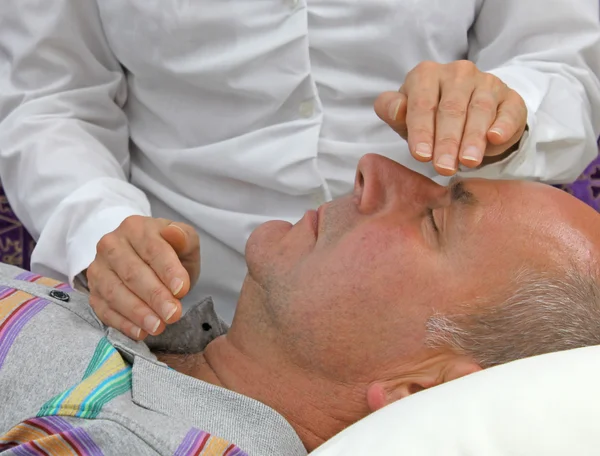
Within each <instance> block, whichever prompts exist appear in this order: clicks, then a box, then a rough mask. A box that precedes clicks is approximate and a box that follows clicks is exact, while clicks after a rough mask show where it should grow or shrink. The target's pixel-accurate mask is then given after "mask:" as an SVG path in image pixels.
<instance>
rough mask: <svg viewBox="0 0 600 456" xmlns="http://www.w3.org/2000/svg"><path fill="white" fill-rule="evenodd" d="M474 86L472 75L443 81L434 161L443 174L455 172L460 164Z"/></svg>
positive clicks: (436, 127) (436, 128)
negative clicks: (461, 145)
mask: <svg viewBox="0 0 600 456" xmlns="http://www.w3.org/2000/svg"><path fill="white" fill-rule="evenodd" d="M474 88H475V84H474V82H472V79H466V80H460V79H452V80H450V81H447V82H444V83H442V88H441V90H442V96H441V99H440V104H439V106H438V111H437V116H436V124H435V147H434V150H433V163H434V166H435V168H436V170H437V172H438V173H440V174H441V175H443V176H451V175H453V174H454V173H456V170H457V168H458V152H459V149H460V144H461V142H462V137H463V133H464V129H465V124H466V121H467V109H468V106H469V102H470V101H471V95H472V94H473V90H474Z"/></svg>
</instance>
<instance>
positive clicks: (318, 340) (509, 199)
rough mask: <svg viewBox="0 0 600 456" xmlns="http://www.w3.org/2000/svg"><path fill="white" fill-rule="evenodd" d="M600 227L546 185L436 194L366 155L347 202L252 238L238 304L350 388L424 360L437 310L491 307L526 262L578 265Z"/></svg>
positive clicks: (465, 187)
mask: <svg viewBox="0 0 600 456" xmlns="http://www.w3.org/2000/svg"><path fill="white" fill-rule="evenodd" d="M597 223H598V221H597V215H596V214H595V213H594V211H593V210H591V209H589V208H587V207H586V206H585V205H583V204H582V203H579V202H578V201H576V200H575V199H574V198H572V197H571V196H569V195H567V194H564V193H562V192H560V191H558V190H555V189H552V188H550V187H547V186H544V185H540V184H533V183H526V182H515V181H489V180H480V179H466V180H464V181H454V182H453V183H452V184H451V185H450V186H449V187H442V186H439V185H437V184H435V183H434V182H433V181H431V180H429V179H427V178H425V177H423V176H421V175H419V174H417V173H414V172H412V171H410V170H408V169H407V168H405V167H403V166H401V165H399V164H397V163H395V162H393V161H391V160H388V159H386V158H383V157H381V156H376V155H368V156H365V157H363V159H362V160H361V161H360V163H359V166H358V169H357V177H356V184H355V189H354V193H353V194H352V195H350V196H348V197H344V198H340V199H337V200H335V201H332V202H330V203H328V204H325V205H323V206H321V207H320V208H319V211H318V213H316V212H314V211H313V212H307V213H306V214H305V216H304V217H303V218H302V219H301V220H300V221H299V222H298V223H296V224H295V225H293V226H291V225H290V224H288V223H285V222H277V221H276V222H269V223H266V224H264V225H262V226H260V227H259V228H257V229H256V230H255V231H254V233H253V234H252V236H251V237H250V239H249V241H248V244H247V249H246V258H247V263H248V269H249V273H248V277H247V280H246V284H245V286H244V289H243V291H242V296H244V294H245V293H249V294H251V295H254V296H253V297H251V298H250V299H251V300H252V299H254V300H255V301H256V302H257V303H259V304H257V305H260V306H261V307H262V308H263V310H264V315H265V316H266V317H265V318H266V319H268V321H269V325H270V326H271V327H274V328H276V333H277V334H278V337H279V338H280V340H281V346H282V347H283V349H284V350H286V351H287V352H288V355H289V356H291V357H292V358H293V359H295V361H296V362H297V363H299V365H301V366H306V367H307V368H310V369H313V370H314V371H315V372H321V373H322V374H323V375H334V376H335V378H337V379H339V380H342V381H343V379H344V378H348V379H353V380H356V379H357V377H368V376H369V373H370V372H371V370H372V369H377V371H378V372H377V374H378V375H380V374H381V369H382V368H383V369H384V370H385V368H386V366H389V368H390V369H392V368H394V367H397V365H398V361H399V360H400V361H401V360H412V359H416V358H418V357H419V356H420V355H421V354H423V353H424V351H425V350H427V349H426V348H425V346H424V341H425V336H426V322H427V319H428V318H429V317H431V316H432V315H433V314H434V313H435V312H438V313H441V314H452V313H456V312H459V311H460V312H462V311H464V308H463V306H465V305H467V306H468V305H469V304H470V303H474V302H480V301H481V299H479V298H483V297H485V298H487V299H488V300H489V301H490V302H500V301H501V300H502V299H503V298H505V297H506V296H507V294H508V293H510V286H509V284H510V277H511V276H512V275H513V274H514V273H515V272H516V271H518V270H519V269H520V268H522V267H524V266H526V267H532V268H537V269H539V270H549V269H553V268H556V267H557V266H560V265H564V264H565V263H564V261H565V259H567V260H574V261H578V260H581V261H585V260H586V258H587V256H588V255H590V250H591V244H590V241H589V240H588V238H589V237H590V233H591V231H589V230H590V229H591V227H593V226H596V228H597V225H596V224H597ZM586 230H587V232H586ZM245 299H249V298H248V296H247V295H246V296H245ZM234 324H235V323H234ZM407 362H408V361H407Z"/></svg>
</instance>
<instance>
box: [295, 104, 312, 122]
mask: <svg viewBox="0 0 600 456" xmlns="http://www.w3.org/2000/svg"><path fill="white" fill-rule="evenodd" d="M298 111H299V112H300V115H301V116H302V117H304V118H305V119H308V118H309V117H311V116H312V115H313V113H314V112H315V103H314V102H312V101H304V102H302V103H300V109H299V110H298Z"/></svg>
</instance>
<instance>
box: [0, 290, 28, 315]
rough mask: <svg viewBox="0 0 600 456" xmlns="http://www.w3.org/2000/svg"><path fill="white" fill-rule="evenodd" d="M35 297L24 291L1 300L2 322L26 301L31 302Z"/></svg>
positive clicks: (0, 312)
mask: <svg viewBox="0 0 600 456" xmlns="http://www.w3.org/2000/svg"><path fill="white" fill-rule="evenodd" d="M33 297H34V296H33V295H30V294H29V293H25V292H24V291H17V292H15V293H13V294H11V295H10V296H8V297H6V298H4V299H2V300H0V321H3V320H4V319H5V318H6V317H8V316H9V315H10V314H11V312H12V311H13V310H15V309H16V308H17V307H19V306H20V305H21V304H23V303H24V302H25V301H29V300H30V299H32V298H33Z"/></svg>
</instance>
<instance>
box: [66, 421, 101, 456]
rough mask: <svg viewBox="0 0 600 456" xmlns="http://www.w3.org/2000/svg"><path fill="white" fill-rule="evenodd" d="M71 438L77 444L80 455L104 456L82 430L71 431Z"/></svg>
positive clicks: (78, 428)
mask: <svg viewBox="0 0 600 456" xmlns="http://www.w3.org/2000/svg"><path fill="white" fill-rule="evenodd" d="M71 436H72V437H73V440H75V441H76V442H77V445H78V448H79V451H80V452H81V454H83V455H86V456H88V455H89V456H104V453H102V450H101V449H100V447H99V446H98V445H96V442H94V441H93V440H92V437H90V435H89V434H88V433H87V432H85V431H84V430H83V428H81V427H77V428H75V429H73V431H72V433H71Z"/></svg>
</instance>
